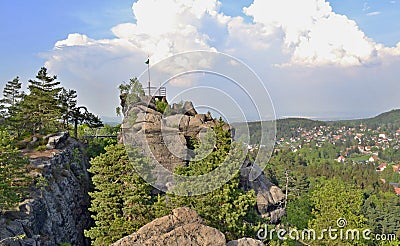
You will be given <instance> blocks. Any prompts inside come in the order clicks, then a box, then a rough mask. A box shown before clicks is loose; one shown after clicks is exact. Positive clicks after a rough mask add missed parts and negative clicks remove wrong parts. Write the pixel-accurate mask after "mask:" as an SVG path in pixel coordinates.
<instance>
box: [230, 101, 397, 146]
mask: <svg viewBox="0 0 400 246" xmlns="http://www.w3.org/2000/svg"><path fill="white" fill-rule="evenodd" d="M264 123H267V124H271V122H263V124H264ZM361 124H362V125H365V126H367V127H369V128H373V129H376V128H378V127H381V128H383V129H389V130H396V129H399V128H400V109H396V110H391V111H389V112H385V113H382V114H380V115H378V116H376V117H373V118H366V119H356V120H338V121H319V120H310V119H305V118H285V119H278V120H276V137H277V139H279V138H282V137H284V138H288V137H289V138H290V137H297V135H298V134H299V133H297V132H296V131H294V129H298V128H305V129H312V128H314V127H319V126H325V125H333V126H336V127H340V126H346V127H355V126H359V125H361ZM232 125H233V127H234V128H236V129H240V128H241V129H245V128H246V127H247V125H248V127H249V130H250V135H251V137H250V139H251V140H250V143H251V144H254V143H257V142H258V141H259V139H260V136H261V123H260V122H248V123H233V124H232ZM239 137H240V136H236V139H238V138H239Z"/></svg>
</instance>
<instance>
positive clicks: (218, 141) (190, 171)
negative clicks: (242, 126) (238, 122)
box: [169, 121, 264, 240]
mask: <svg viewBox="0 0 400 246" xmlns="http://www.w3.org/2000/svg"><path fill="white" fill-rule="evenodd" d="M223 124H224V123H223V122H222V121H221V122H220V123H219V124H218V125H217V126H215V127H214V129H213V131H214V134H206V135H205V136H204V138H203V139H202V141H201V144H194V145H195V147H196V149H195V153H196V155H197V156H202V155H203V154H204V153H206V156H203V157H204V158H203V159H201V160H198V161H192V162H190V163H189V165H188V166H187V167H183V168H178V169H177V170H176V173H177V174H180V175H183V176H193V175H196V176H198V177H201V175H204V174H206V173H209V172H210V171H212V170H214V169H215V168H217V167H222V166H221V164H222V163H224V162H229V163H230V165H229V166H230V167H227V168H225V167H223V168H222V169H221V170H220V171H219V172H218V174H216V175H215V176H213V177H212V180H204V181H200V182H196V183H191V182H188V183H182V184H180V185H178V186H177V187H175V189H176V191H178V190H179V189H182V190H188V191H189V190H194V191H195V192H202V191H204V190H205V189H208V188H210V187H213V185H214V184H215V183H220V180H222V179H224V177H221V175H222V176H225V177H230V180H229V181H228V182H227V183H225V184H223V185H222V186H221V187H219V188H217V189H214V190H212V191H210V192H207V193H205V194H203V195H197V196H190V195H189V196H176V195H172V194H170V195H169V196H170V201H171V204H172V206H173V207H181V206H187V207H190V208H192V209H194V210H195V211H197V212H198V214H199V215H200V216H201V217H202V218H204V219H205V221H206V222H207V224H208V225H209V226H212V227H215V228H217V229H219V230H220V231H221V232H223V233H224V234H225V236H226V237H227V239H228V240H233V239H237V238H240V237H244V236H248V237H253V236H254V235H255V233H256V231H257V229H258V227H257V226H258V225H259V224H261V223H262V222H264V220H263V219H262V218H261V217H259V216H258V215H257V211H256V209H255V206H256V202H257V200H256V195H255V192H254V191H248V192H246V191H244V190H242V189H241V188H240V186H239V170H238V169H237V167H239V166H240V165H241V163H242V162H243V160H244V156H243V155H244V151H243V149H241V148H242V145H239V144H238V145H236V143H234V142H232V138H231V134H230V132H229V131H225V130H223ZM210 148H211V149H213V151H212V152H211V153H208V150H209V149H210ZM211 189H212V188H211ZM179 193H182V192H179Z"/></svg>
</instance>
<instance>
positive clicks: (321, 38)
mask: <svg viewBox="0 0 400 246" xmlns="http://www.w3.org/2000/svg"><path fill="white" fill-rule="evenodd" d="M244 11H245V13H246V14H247V15H249V16H251V17H253V19H254V22H255V23H261V24H263V25H265V26H266V27H267V28H268V29H270V30H282V31H283V33H284V40H283V42H284V47H285V52H288V53H290V54H292V58H291V60H290V63H291V64H300V65H307V66H319V65H329V64H333V65H343V66H348V65H361V64H364V63H366V62H369V61H370V60H371V59H372V58H374V56H375V54H376V47H375V46H376V44H375V43H374V42H373V41H372V40H370V39H369V38H367V37H366V36H365V34H364V33H363V32H362V31H361V30H360V29H359V27H358V26H357V24H356V23H355V22H354V21H352V20H350V19H348V18H347V17H346V16H344V15H339V14H336V13H334V12H333V11H332V7H331V6H330V5H329V3H328V2H326V1H324V0H317V1H316V0H304V1H291V0H281V1H274V0H255V1H254V3H253V4H252V5H251V6H250V7H248V8H245V9H244Z"/></svg>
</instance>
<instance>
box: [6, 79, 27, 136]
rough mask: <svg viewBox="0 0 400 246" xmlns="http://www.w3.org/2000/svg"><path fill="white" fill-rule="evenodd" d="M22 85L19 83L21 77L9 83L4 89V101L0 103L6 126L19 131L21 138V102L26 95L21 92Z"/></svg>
mask: <svg viewBox="0 0 400 246" xmlns="http://www.w3.org/2000/svg"><path fill="white" fill-rule="evenodd" d="M21 88H22V83H21V82H20V81H19V77H16V78H14V79H13V80H11V81H8V82H7V84H6V86H5V87H4V89H3V99H1V101H0V103H1V106H0V112H1V113H0V114H1V116H2V117H3V119H4V122H3V123H4V124H5V126H6V127H7V128H8V129H10V130H15V131H17V135H18V136H19V132H20V128H21V127H20V125H21V124H20V123H21V119H20V117H19V116H20V114H19V112H20V110H21V104H20V102H21V100H22V98H23V97H24V93H23V92H22V91H21Z"/></svg>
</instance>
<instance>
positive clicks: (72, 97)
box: [59, 88, 78, 129]
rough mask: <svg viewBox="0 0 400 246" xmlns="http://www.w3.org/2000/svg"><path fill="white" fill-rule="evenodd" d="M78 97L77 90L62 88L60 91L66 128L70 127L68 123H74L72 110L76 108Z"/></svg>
mask: <svg viewBox="0 0 400 246" xmlns="http://www.w3.org/2000/svg"><path fill="white" fill-rule="evenodd" d="M77 97H78V95H77V94H76V91H75V90H67V89H65V88H62V90H61V92H60V95H59V100H60V105H61V114H62V119H63V125H64V128H65V129H66V128H67V127H68V123H72V115H71V113H70V112H71V111H72V110H73V109H75V108H76V104H77Z"/></svg>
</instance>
